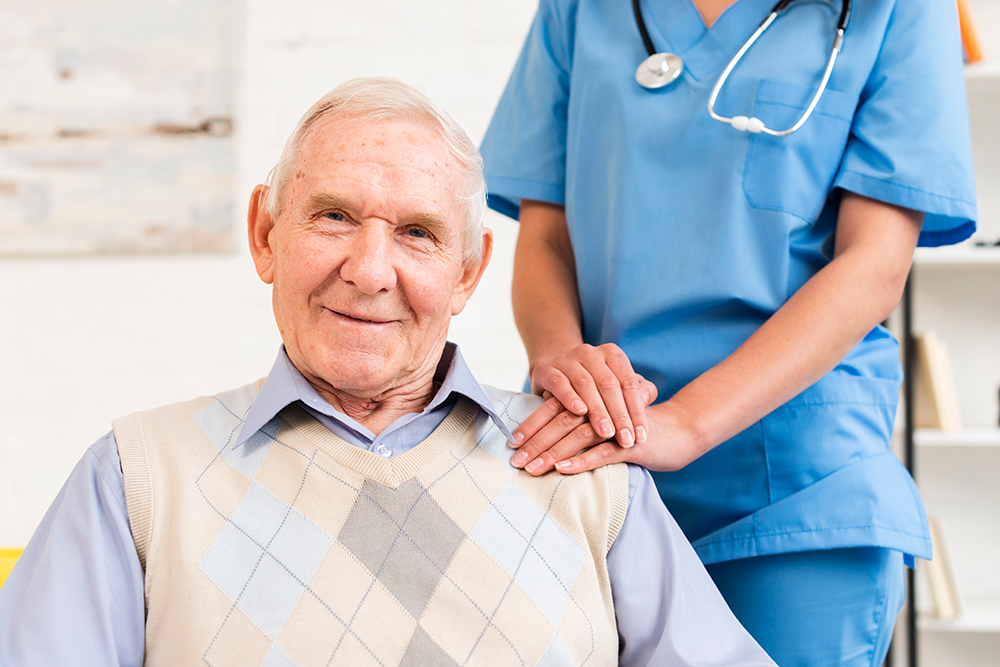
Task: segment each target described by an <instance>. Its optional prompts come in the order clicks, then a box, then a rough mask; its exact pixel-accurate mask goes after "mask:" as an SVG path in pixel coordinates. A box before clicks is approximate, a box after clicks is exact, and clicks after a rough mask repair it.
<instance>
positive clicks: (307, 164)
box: [288, 118, 464, 215]
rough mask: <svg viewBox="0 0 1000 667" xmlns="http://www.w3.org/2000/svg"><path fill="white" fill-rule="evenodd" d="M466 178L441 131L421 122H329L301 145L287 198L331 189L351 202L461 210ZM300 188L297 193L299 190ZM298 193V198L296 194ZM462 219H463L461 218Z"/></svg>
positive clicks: (323, 121) (322, 122)
mask: <svg viewBox="0 0 1000 667" xmlns="http://www.w3.org/2000/svg"><path fill="white" fill-rule="evenodd" d="M463 180H464V174H463V173H462V171H461V169H460V168H459V165H458V163H457V161H456V159H455V158H454V156H453V155H452V154H451V151H449V149H448V146H447V144H446V142H445V140H444V138H443V137H442V135H441V133H440V131H439V130H438V129H437V128H436V127H434V126H433V125H432V124H430V123H427V122H422V121H421V120H420V119H409V118H404V119H375V120H372V119H359V118H347V119H344V118H326V119H321V120H320V121H319V122H317V123H316V124H315V125H314V126H313V127H312V128H310V130H309V132H308V133H307V135H306V136H305V137H304V140H303V142H302V148H301V151H300V153H299V155H298V160H297V164H296V170H295V174H294V176H293V178H292V181H293V185H292V188H291V192H289V193H288V194H289V195H291V196H293V197H296V198H299V197H301V196H302V195H303V194H305V193H304V192H303V190H307V191H309V190H312V189H315V188H317V187H319V188H323V187H332V188H334V189H336V190H339V191H340V192H338V193H337V194H339V195H340V196H341V197H347V196H349V195H351V194H352V193H356V194H357V195H358V196H369V197H371V196H375V195H378V194H379V193H381V194H382V195H383V196H385V197H393V198H395V200H396V201H397V203H400V204H403V203H407V200H409V199H412V200H413V201H412V202H409V203H410V204H411V205H413V206H418V207H419V206H421V201H423V204H422V205H423V206H425V207H430V208H432V209H438V210H439V211H440V212H441V213H442V214H444V213H447V212H456V211H457V209H460V208H461V207H462V199H463V197H462V195H463V189H464V184H463ZM296 186H298V187H296ZM293 193H294V194H293ZM459 215H460V214H459Z"/></svg>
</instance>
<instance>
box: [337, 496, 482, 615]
mask: <svg viewBox="0 0 1000 667" xmlns="http://www.w3.org/2000/svg"><path fill="white" fill-rule="evenodd" d="M463 539H465V536H464V535H463V534H462V530H461V528H459V527H458V526H457V525H455V522H454V521H452V520H451V519H450V518H448V515H447V514H445V513H444V511H443V510H442V509H441V506H440V505H438V504H437V502H436V501H435V500H434V497H433V496H431V495H429V494H428V493H427V490H426V489H425V488H424V487H423V485H421V484H420V482H419V481H417V480H416V479H410V480H407V481H406V482H403V484H401V485H400V486H399V488H397V489H395V490H392V489H389V488H388V487H386V486H383V485H381V484H379V483H378V482H373V481H372V480H370V479H366V480H365V481H364V483H363V485H362V487H361V493H360V494H359V496H358V500H357V502H355V504H354V509H352V510H351V513H350V515H349V516H348V517H347V521H346V522H345V523H344V527H343V529H341V531H340V534H339V535H338V536H337V540H338V541H339V542H340V543H341V544H343V545H344V546H345V547H347V550H348V551H350V552H351V553H352V554H354V556H356V557H357V559H358V560H360V561H361V562H362V563H364V565H365V567H367V568H368V571H369V572H371V573H372V575H373V576H374V577H375V578H376V579H377V580H378V581H379V583H381V584H382V585H383V586H385V587H386V588H387V589H389V592H390V593H392V595H393V596H394V597H395V598H396V599H397V600H399V602H400V603H401V604H402V605H403V607H404V608H405V609H406V610H407V611H408V612H410V614H411V615H412V616H413V617H414V618H420V615H421V614H422V613H423V611H424V608H425V607H426V606H427V602H428V601H429V600H430V598H431V595H433V594H434V590H435V588H437V584H438V581H439V580H440V579H441V576H442V575H443V574H444V572H445V570H446V569H448V563H450V562H451V558H452V556H454V555H455V551H456V550H457V549H458V546H459V545H460V544H461V543H462V540H463Z"/></svg>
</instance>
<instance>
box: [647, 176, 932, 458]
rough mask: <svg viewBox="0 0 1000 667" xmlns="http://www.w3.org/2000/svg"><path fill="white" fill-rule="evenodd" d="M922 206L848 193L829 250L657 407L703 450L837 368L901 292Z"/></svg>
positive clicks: (893, 303) (695, 448) (670, 422)
mask: <svg viewBox="0 0 1000 667" xmlns="http://www.w3.org/2000/svg"><path fill="white" fill-rule="evenodd" d="M921 219H922V216H921V215H920V214H917V213H914V212H912V211H906V210H904V209H899V208H894V207H889V206H888V205H885V204H881V203H879V202H873V201H872V200H867V199H864V198H861V197H857V196H854V195H848V194H845V196H844V199H843V202H842V204H841V212H840V218H839V221H838V239H837V248H836V251H835V255H834V259H833V261H831V262H830V263H829V264H828V265H827V266H826V267H824V268H823V269H822V270H820V271H819V272H818V273H817V274H816V275H815V276H813V278H812V279H810V280H809V281H808V282H807V283H806V284H805V285H803V286H802V288H800V289H799V290H798V291H797V292H796V293H795V294H794V295H793V296H792V297H791V298H790V299H789V300H788V302H786V303H785V305H784V306H782V307H781V308H780V309H779V310H778V311H777V312H775V314H774V315H773V316H772V317H771V318H770V319H768V320H767V321H766V322H765V323H764V324H763V326H761V327H760V329H758V330H757V331H756V332H755V333H754V334H753V335H752V336H751V337H750V338H749V339H747V341H746V342H745V343H744V344H743V345H741V346H740V347H739V348H738V349H737V350H736V351H735V352H733V354H732V355H730V356H729V357H728V358H726V359H725V360H724V361H723V362H722V363H720V364H719V365H718V366H715V367H714V368H711V369H709V370H708V371H706V372H705V373H704V374H702V375H701V376H699V377H698V378H696V379H695V380H694V381H692V382H691V383H690V384H688V385H687V386H686V387H684V388H683V389H681V390H680V391H679V392H677V394H675V395H674V396H673V397H672V398H671V399H670V400H669V401H667V402H666V403H664V404H661V405H660V406H656V407H655V408H651V411H652V410H655V413H656V414H655V415H654V419H656V418H657V417H660V418H662V419H663V420H664V421H665V423H667V424H672V425H673V426H674V427H675V428H678V429H679V430H681V431H682V432H684V433H686V436H687V438H688V439H689V443H688V444H689V446H691V447H692V448H693V450H694V452H695V453H696V455H700V454H701V453H704V452H705V451H707V450H709V449H711V448H712V447H714V446H716V445H718V444H720V443H722V442H724V441H726V440H728V439H729V438H731V437H733V436H734V435H736V434H737V433H739V432H740V431H742V430H744V429H745V428H747V427H748V426H750V425H751V424H753V423H755V422H756V421H758V420H759V419H761V418H762V417H764V416H765V415H767V414H768V413H770V412H771V411H773V410H774V409H776V408H777V407H779V406H781V405H783V404H784V403H786V402H788V401H789V400H791V399H792V398H794V397H795V396H797V395H798V394H799V393H801V392H802V391H803V390H805V389H806V388H808V387H809V386H810V385H812V384H813V383H815V382H816V381H817V380H819V379H820V378H821V377H822V376H823V375H825V374H826V373H827V372H829V371H830V370H831V369H833V368H834V367H835V366H836V365H837V364H838V363H839V362H840V361H841V360H842V359H843V358H844V356H846V355H847V353H848V352H850V350H851V349H852V348H853V347H854V346H855V345H857V343H858V342H859V341H860V340H861V339H862V338H864V336H865V335H866V334H867V333H868V332H869V331H871V329H872V328H873V327H874V326H875V325H877V324H878V323H879V322H881V321H882V320H884V319H885V318H886V317H887V316H888V315H889V313H890V312H891V311H892V309H893V308H894V307H895V305H896V304H897V303H898V302H899V299H900V296H901V295H902V290H903V288H904V286H905V283H906V276H907V274H908V271H909V265H910V260H911V258H912V254H913V248H914V247H915V245H916V240H917V236H918V234H919V229H920V221H921Z"/></svg>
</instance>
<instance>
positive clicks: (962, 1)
mask: <svg viewBox="0 0 1000 667" xmlns="http://www.w3.org/2000/svg"><path fill="white" fill-rule="evenodd" d="M958 29H959V31H960V32H961V35H962V50H963V51H964V52H965V62H966V63H970V64H971V63H978V62H980V61H981V60H982V59H983V47H982V40H981V39H980V38H979V30H978V29H977V28H976V19H975V17H974V16H973V14H972V7H970V6H969V0H958Z"/></svg>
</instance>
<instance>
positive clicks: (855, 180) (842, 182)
mask: <svg viewBox="0 0 1000 667" xmlns="http://www.w3.org/2000/svg"><path fill="white" fill-rule="evenodd" d="M834 187H838V188H842V189H844V190H847V191H849V192H854V193H857V194H859V195H863V196H865V197H871V198H872V199H878V200H879V201H884V202H886V203H887V204H894V205H896V206H903V207H905V208H909V209H913V210H915V211H923V212H924V214H925V215H924V223H923V227H922V228H921V230H920V238H919V239H918V241H917V245H918V246H922V247H936V246H942V245H952V244H954V243H958V242H960V241H964V240H965V239H967V238H969V237H970V236H972V234H973V232H975V231H976V222H975V221H976V217H977V214H976V205H975V204H974V203H973V202H969V201H965V200H962V199H955V198H952V197H945V196H943V195H937V194H933V193H930V192H925V191H923V190H918V189H916V188H910V187H906V186H904V185H898V184H896V183H891V182H889V181H885V180H882V179H879V178H873V177H871V176H868V175H866V174H861V173H858V172H856V171H850V170H846V169H845V170H843V171H841V173H840V174H839V176H838V177H837V181H836V183H834Z"/></svg>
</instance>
